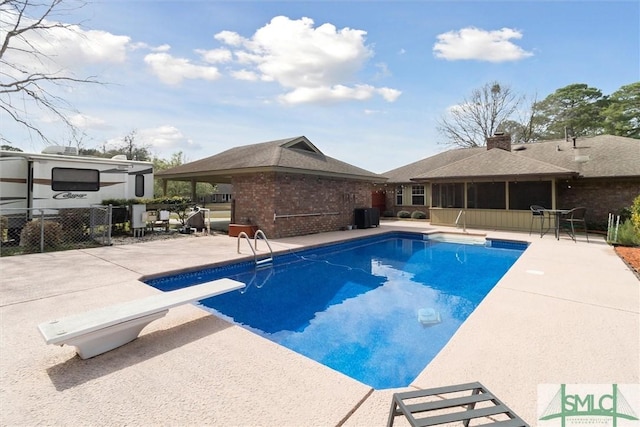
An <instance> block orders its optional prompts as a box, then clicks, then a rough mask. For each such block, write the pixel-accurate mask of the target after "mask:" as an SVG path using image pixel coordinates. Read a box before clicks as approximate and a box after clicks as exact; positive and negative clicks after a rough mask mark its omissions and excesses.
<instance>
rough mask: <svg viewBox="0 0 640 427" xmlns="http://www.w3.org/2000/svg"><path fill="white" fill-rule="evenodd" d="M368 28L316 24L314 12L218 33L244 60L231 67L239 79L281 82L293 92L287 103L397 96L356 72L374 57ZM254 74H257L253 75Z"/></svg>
mask: <svg viewBox="0 0 640 427" xmlns="http://www.w3.org/2000/svg"><path fill="white" fill-rule="evenodd" d="M365 36H366V32H365V31H362V30H354V29H350V28H342V29H337V28H336V27H335V26H334V25H332V24H328V23H327V24H323V25H320V26H318V27H314V22H313V20H312V19H310V18H301V19H298V20H292V19H289V18H287V17H286V16H277V17H275V18H273V19H272V20H271V22H269V23H268V24H267V25H265V26H264V27H262V28H259V29H258V30H257V31H256V32H255V33H254V34H253V36H252V37H251V38H250V39H248V38H244V37H242V36H240V35H239V34H237V33H234V32H231V31H222V32H220V33H218V34H216V35H215V39H216V40H218V41H220V42H222V43H225V44H227V45H229V46H231V47H233V48H235V50H234V51H233V55H234V58H235V61H236V62H237V63H238V64H240V65H242V66H243V69H242V70H241V72H238V71H235V72H232V74H231V75H232V76H233V77H235V78H237V79H243V80H248V79H251V80H253V79H259V80H261V81H265V82H276V83H278V84H279V85H280V86H282V87H283V88H285V89H286V90H288V91H289V92H288V93H285V94H283V95H282V96H280V101H281V102H284V103H292V104H299V103H306V102H330V101H344V100H365V99H369V98H371V96H373V95H375V94H380V95H383V98H384V99H385V100H387V101H390V102H392V101H393V100H395V99H396V98H397V95H399V94H400V92H399V91H396V92H397V95H396V96H391V97H389V96H384V95H388V94H389V92H388V90H386V89H384V90H382V92H381V91H380V90H378V89H376V88H374V87H372V86H369V85H366V84H362V83H354V82H357V73H358V72H359V71H360V70H361V69H362V68H363V67H364V66H365V64H366V63H367V61H368V60H369V59H371V58H372V57H373V51H372V50H371V49H370V48H369V47H368V46H366V45H365ZM254 76H256V77H255V78H254Z"/></svg>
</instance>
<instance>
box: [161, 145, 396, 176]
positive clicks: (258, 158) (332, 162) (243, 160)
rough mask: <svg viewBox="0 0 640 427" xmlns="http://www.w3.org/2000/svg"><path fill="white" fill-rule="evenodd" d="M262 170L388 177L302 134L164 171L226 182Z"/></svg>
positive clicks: (162, 172)
mask: <svg viewBox="0 0 640 427" xmlns="http://www.w3.org/2000/svg"><path fill="white" fill-rule="evenodd" d="M261 171H281V172H291V173H312V174H319V175H330V176H339V177H342V178H347V179H361V180H362V179H364V180H371V181H375V182H384V181H386V178H385V177H383V176H381V175H378V174H375V173H373V172H369V171H367V170H365V169H362V168H359V167H356V166H353V165H350V164H348V163H345V162H342V161H340V160H336V159H334V158H332V157H329V156H325V155H324V154H323V153H322V152H321V151H320V150H319V149H318V148H317V147H316V146H315V145H313V144H312V143H311V142H310V141H309V140H308V139H307V138H306V137H304V136H298V137H294V138H288V139H279V140H276V141H268V142H262V143H258V144H251V145H244V146H240V147H235V148H231V149H229V150H227V151H223V152H222V153H219V154H216V155H214V156H211V157H207V158H204V159H200V160H196V161H194V162H190V163H185V164H184V165H180V166H177V167H175V168H172V169H167V170H164V171H160V172H158V173H157V174H156V176H158V177H160V178H167V179H191V178H197V177H200V178H203V177H208V178H209V179H210V180H213V181H215V179H220V180H221V181H218V182H226V180H228V178H229V176H231V175H233V174H241V173H252V172H261Z"/></svg>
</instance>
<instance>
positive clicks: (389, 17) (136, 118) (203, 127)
mask: <svg viewBox="0 0 640 427" xmlns="http://www.w3.org/2000/svg"><path fill="white" fill-rule="evenodd" d="M56 18H57V19H59V20H61V21H63V22H66V23H80V22H81V23H82V27H81V29H80V30H79V31H80V32H82V33H83V34H82V37H80V36H78V35H76V37H68V36H63V35H60V34H50V35H48V37H47V43H46V45H42V46H44V47H43V48H42V49H43V50H45V51H46V52H52V53H53V56H52V58H54V59H55V62H56V65H55V66H56V67H57V68H58V69H68V70H70V71H71V72H73V73H74V75H76V76H78V77H85V76H89V75H96V76H97V78H98V80H100V81H101V82H105V83H106V84H104V85H83V86H74V87H70V88H66V89H65V91H64V93H63V94H62V96H64V97H65V99H67V100H68V101H69V102H70V103H71V104H73V105H74V106H75V107H76V108H77V110H78V114H76V113H72V116H71V117H72V119H73V122H74V123H76V124H77V125H78V126H79V127H80V128H81V129H82V131H83V132H84V137H83V139H82V144H83V147H85V148H100V147H102V146H103V145H106V146H110V145H111V144H114V143H118V142H119V141H122V138H123V137H124V136H125V135H126V134H128V133H130V132H131V131H133V130H135V131H136V142H137V143H139V144H144V145H146V146H148V147H149V149H150V150H151V152H152V153H154V154H155V155H157V156H159V157H163V158H168V157H169V156H170V155H171V154H173V153H175V152H178V151H182V152H183V154H184V156H185V158H186V160H187V161H192V160H197V159H200V158H204V157H208V156H211V155H214V154H217V153H219V152H221V151H224V150H226V149H229V148H231V147H234V146H238V145H246V144H253V143H257V142H263V141H269V140H274V139H282V138H288V137H294V136H299V135H304V136H306V137H307V138H309V139H310V140H311V142H313V143H314V144H315V145H316V146H317V147H318V148H319V149H320V150H321V151H323V152H324V153H325V154H326V155H328V156H331V157H334V158H337V159H339V160H342V161H345V162H348V163H351V164H353V165H355V166H359V167H362V168H364V169H367V170H370V171H372V172H377V173H382V172H385V171H387V170H390V169H393V168H396V167H399V166H402V165H405V164H408V163H411V162H413V161H416V160H419V159H421V158H424V157H427V156H430V155H433V154H435V153H438V152H440V151H444V150H446V149H447V148H448V147H447V146H446V145H444V144H443V142H445V141H444V140H443V139H442V138H441V136H440V135H439V134H438V131H437V121H438V119H440V118H441V117H442V116H443V115H444V114H446V112H447V110H448V109H449V108H451V107H453V106H455V105H456V104H457V103H460V102H462V101H463V100H464V98H465V97H468V96H469V95H470V93H471V91H472V90H474V89H478V88H480V87H482V86H483V85H485V84H487V83H489V82H492V81H498V82H499V83H501V84H503V85H508V86H510V87H511V88H512V89H513V90H514V91H516V92H517V93H520V94H522V95H526V96H528V97H529V98H532V97H533V96H537V98H538V99H543V98H545V97H546V96H547V95H549V94H551V93H552V92H554V91H555V90H556V89H559V88H561V87H564V86H567V85H569V84H572V83H586V84H588V85H589V86H592V87H595V88H598V89H600V90H602V92H603V93H604V94H611V93H612V92H614V91H615V90H617V89H619V88H620V87H621V86H623V85H626V84H630V83H633V82H636V81H638V80H640V2H637V1H535V2H524V1H499V2H489V1H467V2H461V1H419V0H414V1H402V0H400V1H335V2H334V1H308V2H305V1H284V2H275V1H190V0H182V1H170V0H165V1H126V2H125V1H113V0H109V1H106V0H105V1H102V2H91V3H89V4H87V5H86V6H85V7H83V8H82V9H79V10H74V11H72V12H70V13H66V14H64V15H60V16H57V17H56ZM15 60H16V61H20V60H21V58H19V57H16V58H15ZM25 61H26V60H25ZM28 65H29V64H28V63H26V66H28ZM29 112H30V114H31V115H32V118H33V119H34V121H35V122H37V124H38V125H39V126H40V127H41V128H42V129H45V130H46V132H47V134H48V135H49V136H50V137H51V139H53V140H56V141H57V142H58V143H60V144H63V145H66V144H69V135H68V133H66V131H64V129H63V128H62V127H61V126H60V124H59V123H57V122H56V121H55V120H53V119H52V118H51V117H47V116H46V115H44V114H43V113H42V112H41V111H39V110H35V109H32V110H29ZM2 114H4V113H2ZM0 118H1V120H2V134H3V137H4V138H6V139H8V140H10V141H11V142H12V143H13V145H14V146H18V147H20V148H22V149H23V150H25V151H40V150H41V149H42V148H43V146H44V144H43V143H42V142H40V140H39V139H38V138H37V137H36V136H35V135H34V134H32V133H29V132H26V131H24V129H20V128H18V127H17V126H15V125H14V124H13V123H12V122H11V120H9V119H8V118H7V116H6V115H2V116H1V117H0Z"/></svg>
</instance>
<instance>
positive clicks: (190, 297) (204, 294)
mask: <svg viewBox="0 0 640 427" xmlns="http://www.w3.org/2000/svg"><path fill="white" fill-rule="evenodd" d="M244 287H245V284H244V283H242V282H238V281H236V280H232V279H227V278H224V279H218V280H213V281H211V282H206V283H201V284H199V285H193V286H188V287H186V288H181V289H176V290H173V291H168V292H160V293H157V294H155V295H151V296H148V297H146V298H142V299H138V300H133V301H128V302H124V303H121V304H117V305H113V306H110V307H103V308H99V309H97V310H93V311H89V312H86V313H80V314H76V315H73V316H68V317H65V318H62V319H56V320H52V321H50V322H45V323H41V324H39V325H38V329H39V330H40V333H41V334H42V337H43V338H44V340H45V341H46V343H47V344H54V345H60V346H62V345H65V344H66V345H71V346H74V347H76V349H77V352H78V355H80V357H81V358H82V359H88V358H90V357H93V356H97V355H98V354H101V353H104V352H106V351H109V350H113V349H114V348H117V347H120V346H122V345H124V344H127V343H128V342H131V341H133V340H134V339H136V338H137V337H138V335H139V334H140V332H141V331H142V330H143V329H144V327H145V326H147V325H148V324H149V323H151V322H153V321H154V320H156V319H159V318H161V317H164V316H165V315H166V314H167V312H168V311H169V309H170V308H173V307H177V306H179V305H182V304H189V303H193V302H196V301H201V300H203V299H206V298H211V297H214V296H216V295H220V294H224V293H226V292H231V291H235V290H240V289H243V288H244Z"/></svg>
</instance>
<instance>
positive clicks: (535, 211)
mask: <svg viewBox="0 0 640 427" xmlns="http://www.w3.org/2000/svg"><path fill="white" fill-rule="evenodd" d="M530 209H531V226H530V227H529V236H531V231H533V223H534V222H535V220H536V218H537V219H538V221H540V237H542V235H543V234H544V233H543V232H542V230H543V228H544V217H545V215H544V210H545V208H544V207H543V206H538V205H531V206H530Z"/></svg>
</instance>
